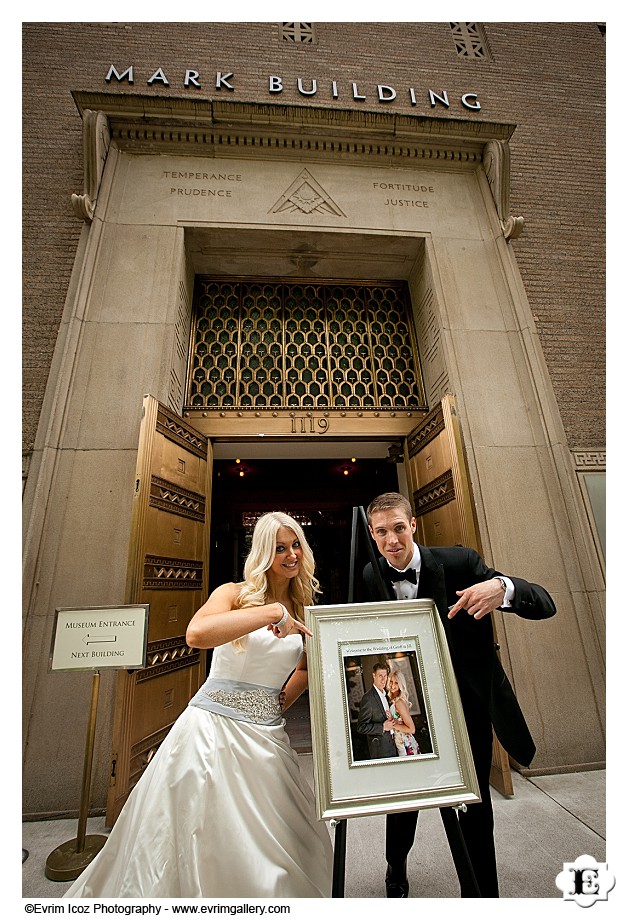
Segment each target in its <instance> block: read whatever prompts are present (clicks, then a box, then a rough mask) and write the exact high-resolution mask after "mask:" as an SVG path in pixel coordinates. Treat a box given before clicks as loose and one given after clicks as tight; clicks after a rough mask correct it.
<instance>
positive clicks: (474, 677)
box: [364, 546, 556, 766]
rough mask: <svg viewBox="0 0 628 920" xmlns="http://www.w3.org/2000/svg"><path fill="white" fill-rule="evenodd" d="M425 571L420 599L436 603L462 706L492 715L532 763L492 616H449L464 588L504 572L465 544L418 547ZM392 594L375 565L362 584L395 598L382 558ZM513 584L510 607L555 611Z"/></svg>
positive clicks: (530, 587) (374, 595)
mask: <svg viewBox="0 0 628 920" xmlns="http://www.w3.org/2000/svg"><path fill="white" fill-rule="evenodd" d="M419 550H420V552H421V573H420V576H419V585H418V597H419V598H423V597H427V598H431V599H432V600H434V602H435V603H436V607H437V608H438V612H439V614H440V618H441V622H442V624H443V627H444V629H445V634H446V636H447V641H448V644H449V649H450V652H451V658H452V663H453V667H454V671H455V674H456V678H457V680H458V687H459V690H460V696H461V698H462V702H463V705H464V706H465V707H469V706H471V707H474V708H477V707H481V708H482V709H483V710H485V711H486V712H487V713H488V715H489V716H490V719H491V722H492V724H493V727H494V729H495V734H496V735H497V737H498V738H499V740H500V742H501V744H502V745H503V746H504V748H505V749H506V750H507V751H508V753H509V754H510V755H511V756H512V757H513V758H514V759H515V760H516V761H517V762H518V763H520V764H522V765H523V766H528V765H529V764H530V762H531V761H532V758H533V757H534V754H535V751H536V748H535V745H534V742H533V740H532V736H531V735H530V731H529V729H528V726H527V725H526V721H525V719H524V717H523V713H522V712H521V709H520V707H519V703H518V702H517V699H516V697H515V695H514V693H513V690H512V687H511V685H510V682H509V680H508V678H507V677H506V674H505V672H504V669H503V668H502V666H501V663H500V661H499V659H498V657H497V652H496V647H495V640H494V637H493V624H492V622H491V617H490V616H488V615H487V616H484V617H482V618H481V619H480V620H475V619H473V617H470V616H469V615H468V614H467V613H466V612H465V611H464V610H460V611H459V612H458V613H457V614H456V616H455V617H454V618H453V619H452V620H449V619H448V617H447V613H448V608H449V607H450V606H452V605H453V604H455V603H456V601H458V600H459V598H458V596H457V595H456V591H462V590H464V588H468V587H470V586H471V585H474V584H477V582H480V581H488V580H489V579H491V578H494V577H495V575H500V574H503V573H501V572H497V571H496V570H495V569H492V568H490V567H489V566H487V565H486V563H485V562H484V560H483V559H482V557H481V556H480V555H479V554H478V553H476V552H475V550H473V549H469V548H467V547H463V546H432V547H429V548H428V547H426V546H419ZM378 563H379V566H380V570H381V572H382V576H383V578H384V583H385V585H386V588H387V591H388V598H382V597H381V596H380V593H379V589H378V584H377V581H376V579H375V574H374V572H373V569H372V566H371V563H370V562H369V564H368V565H367V566H366V568H365V569H364V584H365V588H366V592H367V594H368V597H369V599H370V600H386V599H391V600H395V599H396V595H395V593H394V590H393V586H392V582H391V581H389V579H388V577H387V570H388V568H389V566H388V563H387V562H386V560H385V559H384V558H382V557H380V558H379V559H378ZM509 577H510V579H511V580H512V582H513V584H514V586H515V594H514V597H513V599H512V601H511V607H510V608H509V610H510V611H512V612H511V613H510V614H508V615H512V614H513V613H514V614H518V615H519V616H521V617H525V618H527V619H531V620H541V619H546V618H547V617H551V616H553V615H554V614H555V613H556V606H555V604H554V601H553V600H552V598H551V597H550V595H549V594H548V593H547V591H546V590H545V589H544V588H542V587H541V586H540V585H535V584H532V583H531V582H527V581H524V579H522V578H514V577H513V576H512V575H510V576H509Z"/></svg>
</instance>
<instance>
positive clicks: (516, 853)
mask: <svg viewBox="0 0 628 920" xmlns="http://www.w3.org/2000/svg"><path fill="white" fill-rule="evenodd" d="M299 761H300V763H301V768H302V770H303V772H304V775H305V776H306V778H307V779H308V781H309V782H310V784H312V756H311V754H300V755H299ZM512 776H513V785H514V792H515V794H514V796H513V797H512V798H509V799H506V798H504V797H503V796H502V795H500V794H499V793H498V792H495V791H493V793H492V797H493V807H494V811H495V842H496V848H497V865H498V870H499V879H500V894H501V897H502V898H562V894H561V892H560V891H559V890H558V888H557V887H556V884H555V879H556V876H557V875H558V873H559V872H560V871H561V870H562V868H563V863H564V862H573V861H574V860H575V859H577V857H578V856H582V855H584V854H587V855H589V856H592V857H593V858H594V859H595V860H597V861H598V862H604V861H605V859H606V813H605V785H606V772H605V771H604V770H599V771H594V772H589V773H567V774H562V775H558V776H537V777H534V778H532V779H524V778H523V777H522V776H520V775H519V774H518V773H514V772H513V774H512ZM384 821H385V819H384V817H383V816H377V817H366V818H351V819H350V820H349V821H348V823H347V856H346V874H345V879H346V881H345V897H346V898H384V897H385V890H384V872H385V868H386V866H385V861H384ZM77 825H78V822H77V820H76V819H72V820H61V821H38V822H27V823H24V824H23V825H22V831H23V840H22V846H23V847H24V848H25V849H26V850H28V853H29V855H28V858H27V859H26V861H25V862H24V863H23V865H22V895H23V897H25V898H58V897H61V895H62V894H63V893H64V892H65V891H66V890H67V889H68V888H69V886H70V884H71V882H52V881H50V880H49V879H47V878H46V876H45V874H44V871H45V866H46V860H47V858H48V856H49V855H50V853H51V852H52V851H53V850H54V849H56V847H58V846H60V845H61V844H63V843H66V842H67V841H68V840H73V839H74V838H75V837H76V834H77ZM87 833H88V834H102V833H106V832H105V830H104V819H103V818H90V820H89V821H88V826H87ZM332 833H333V832H332ZM617 868H618V867H615V870H617ZM609 870H611V871H612V870H613V866H609ZM408 877H409V880H410V897H411V898H458V897H459V887H458V882H457V878H456V873H455V870H454V867H453V863H452V859H451V854H450V852H449V848H448V845H447V840H446V837H445V832H444V829H443V825H442V822H441V819H440V815H439V814H438V811H437V809H425V810H424V811H423V813H422V814H421V816H420V818H419V826H418V829H417V835H416V841H415V844H414V847H413V848H412V851H411V853H410V857H409V859H408Z"/></svg>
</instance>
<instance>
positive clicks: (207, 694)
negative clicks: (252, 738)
mask: <svg viewBox="0 0 628 920" xmlns="http://www.w3.org/2000/svg"><path fill="white" fill-rule="evenodd" d="M188 705H189V706H198V707H199V708H200V709H207V710H208V711H209V712H216V713H218V715H221V716H227V717H228V718H229V719H238V720H239V721H240V722H255V724H256V725H280V724H281V722H282V719H283V716H282V714H281V707H280V706H279V690H277V689H275V688H273V687H262V686H259V685H258V684H246V683H244V682H243V681H239V680H226V679H224V678H219V677H209V678H208V679H207V680H206V681H205V683H204V684H203V686H202V687H201V689H200V690H199V691H198V692H197V693H196V695H195V696H193V697H192V699H191V700H190V702H189V703H188Z"/></svg>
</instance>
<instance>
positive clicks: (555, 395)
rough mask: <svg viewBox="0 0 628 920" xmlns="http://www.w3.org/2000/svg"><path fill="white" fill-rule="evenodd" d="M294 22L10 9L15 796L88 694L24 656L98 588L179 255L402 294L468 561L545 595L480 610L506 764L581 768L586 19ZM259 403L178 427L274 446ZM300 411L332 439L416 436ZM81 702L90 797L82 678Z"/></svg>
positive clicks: (597, 327) (599, 251)
mask: <svg viewBox="0 0 628 920" xmlns="http://www.w3.org/2000/svg"><path fill="white" fill-rule="evenodd" d="M461 25H465V26H466V25H467V24H461ZM305 34H306V35H307V37H311V38H312V41H311V42H310V41H307V42H300V41H299V42H295V41H286V40H284V39H283V38H282V35H281V32H280V24H278V23H258V24H247V23H217V24H211V23H209V24H205V23H196V24H195V23H187V24H186V23H176V24H172V23H114V24H107V23H101V24H95V23H93V24H90V23H86V24H85V23H80V24H79V23H70V24H63V23H43V24H38V23H28V24H26V25H25V27H24V64H25V78H24V86H25V101H24V126H25V137H24V164H25V165H24V173H25V192H24V195H25V222H24V227H25V236H26V239H25V265H26V268H25V292H26V294H25V301H26V302H25V309H24V323H25V333H24V348H25V375H24V386H25V401H24V409H25V428H24V432H25V447H26V449H27V450H31V449H33V454H32V461H31V465H30V468H29V471H28V482H27V486H26V492H25V505H26V509H27V522H28V523H27V527H26V551H25V573H26V574H25V579H24V588H25V594H26V598H25V617H26V620H25V624H26V625H25V656H26V661H27V665H28V667H27V668H26V669H25V684H26V690H25V706H24V714H25V733H24V738H25V742H26V744H25V777H26V779H25V810H26V812H27V813H28V814H43V813H51V812H59V811H60V812H63V811H66V812H67V811H71V810H72V807H73V803H74V801H75V797H76V792H75V790H76V788H77V783H78V779H77V777H78V775H79V773H80V765H81V755H82V744H83V737H82V735H81V732H80V731H77V732H74V733H73V734H72V736H71V737H66V733H64V732H62V731H61V732H56V733H54V734H52V733H51V731H50V725H51V724H53V721H54V712H55V711H58V709H59V706H62V707H63V711H64V712H66V714H67V716H68V718H69V719H70V720H74V721H75V722H76V724H77V725H81V724H82V720H83V719H84V712H85V708H86V706H85V694H86V689H85V681H84V678H83V677H82V676H81V675H74V674H68V675H61V674H53V675H50V674H47V673H46V664H47V656H48V650H49V647H50V636H51V628H52V613H53V611H54V609H55V608H56V607H61V606H73V605H93V606H98V605H103V606H104V605H112V604H119V603H121V602H122V599H123V598H124V596H125V578H126V565H127V556H128V547H129V540H130V528H131V519H130V517H131V508H130V502H129V496H130V493H129V489H130V488H131V487H132V484H133V479H134V468H135V461H136V455H137V444H138V432H139V418H140V411H139V410H140V407H141V401H142V396H143V394H145V393H150V394H152V395H153V396H155V397H156V398H157V399H158V400H160V401H161V402H162V403H164V404H166V405H168V406H169V408H170V410H172V411H173V412H175V413H181V411H182V406H183V389H184V387H183V384H184V377H185V364H186V342H185V335H186V334H185V330H186V329H188V328H189V323H190V311H191V303H192V289H193V285H194V276H195V275H198V274H199V273H200V274H203V273H207V274H212V273H221V274H222V273H226V274H228V275H234V276H246V275H252V276H255V275H266V276H271V277H275V278H282V277H286V276H289V275H293V276H298V275H299V274H301V273H303V274H305V275H307V276H308V277H312V278H315V279H316V278H327V279H356V278H357V279H359V278H362V279H365V280H366V279H369V280H376V281H384V280H387V279H388V280H401V279H403V280H405V281H406V282H407V285H408V289H409V292H410V296H411V300H412V305H413V311H414V316H413V319H414V324H415V330H416V336H417V341H418V348H419V352H420V355H421V362H422V366H423V377H424V384H425V390H426V394H427V397H428V400H427V402H428V408H432V407H433V406H434V405H436V404H437V402H438V401H439V399H441V398H442V397H443V396H444V395H445V394H446V393H452V394H453V395H454V396H455V399H456V403H457V406H458V411H459V415H460V420H461V422H460V424H461V429H462V431H463V435H464V443H465V447H466V453H467V463H468V467H469V477H470V482H471V488H472V493H473V497H474V502H475V509H474V510H475V513H476V515H477V518H478V528H479V533H480V536H481V542H482V545H483V548H484V552H485V554H486V555H487V558H489V560H490V561H494V562H496V563H497V562H498V563H499V567H500V568H502V569H503V570H504V571H506V572H512V573H514V574H519V575H521V576H523V577H528V578H530V579H531V580H533V581H538V582H540V583H542V584H544V585H546V586H547V587H548V589H549V590H550V592H551V593H552V594H553V596H554V597H555V599H556V601H557V604H558V607H559V611H560V616H557V617H556V618H554V619H553V620H550V621H547V622H546V623H543V624H538V625H537V626H535V628H534V629H529V627H528V624H526V622H525V621H520V620H518V619H517V620H515V619H514V618H513V619H509V618H508V617H507V616H504V617H503V618H500V619H499V620H498V623H497V629H498V634H499V641H500V643H501V645H502V658H503V660H504V664H505V666H506V667H507V669H508V671H509V674H510V676H511V678H512V680H513V683H514V685H515V689H516V691H517V694H518V696H519V698H520V699H521V701H522V704H523V706H524V710H525V711H526V714H527V716H528V718H529V720H530V724H531V727H532V730H533V734H534V735H535V737H537V738H539V739H540V740H539V745H538V746H539V754H538V757H537V761H536V762H535V764H534V768H535V769H537V770H538V771H539V772H544V771H545V772H547V771H553V770H565V769H571V768H574V767H575V766H576V767H578V768H580V769H586V768H590V767H592V766H596V765H598V766H599V765H600V764H601V763H602V762H603V758H604V743H603V735H604V721H603V716H601V715H600V713H601V711H602V709H603V703H604V686H603V676H602V675H603V648H604V640H603V589H604V574H603V554H601V553H600V543H599V541H598V540H597V539H596V538H595V536H594V529H595V526H594V525H595V522H596V521H597V518H596V514H595V512H596V507H594V504H591V501H589V500H588V498H587V496H589V494H590V493H589V492H587V486H586V481H585V479H583V477H582V476H581V475H580V473H581V468H582V458H583V457H585V456H592V457H595V458H596V465H595V470H594V471H592V472H601V470H602V467H603V462H602V463H600V458H601V457H603V450H604V415H603V413H604V400H603V393H604V378H603V372H604V352H603V348H604V344H603V343H604V333H603V316H604V308H603V296H604V281H603V239H602V229H603V169H604V159H603V153H602V147H603V124H604V119H603V111H602V103H603V98H604V92H603V84H604V62H603V57H604V42H603V36H602V34H601V33H600V30H599V29H598V28H597V26H596V25H595V24H593V23H579V24H555V23H543V24H534V23H531V24H521V23H514V24H513V23H505V24H497V23H491V24H490V25H489V26H487V27H485V28H484V29H481V28H480V29H479V30H477V32H475V31H473V32H469V30H468V29H466V30H465V29H460V30H455V29H452V24H450V23H423V24H421V23H418V24H409V25H408V24H399V23H386V24H372V23H327V24H316V23H315V24H314V26H313V30H312V32H311V33H310V32H309V31H308V32H307V33H305ZM294 37H295V36H294V35H293V36H292V38H294ZM478 43H479V44H478ZM478 47H479V48H480V50H481V52H482V56H481V57H469V56H461V54H459V51H460V50H462V51H468V52H469V53H473V54H476V53H477V51H478ZM190 49H192V50H190ZM336 62H338V63H336ZM112 66H113V67H114V68H115V70H116V73H115V74H114V73H113V71H112V69H111V68H112ZM130 67H132V77H133V83H130V82H129V80H130V77H131V71H129V70H128V68H130ZM108 75H109V77H110V79H109V80H107V76H108ZM186 75H187V81H188V84H189V85H188V86H186V85H185V81H186ZM531 75H532V77H531ZM166 81H167V83H168V85H166ZM314 81H316V84H315V83H314ZM197 82H198V83H200V86H197V85H196V83H197ZM585 84H586V86H587V92H588V97H587V105H583V102H582V86H583V85H585ZM280 86H281V87H282V89H281V92H279V87H280ZM230 87H233V88H230ZM314 90H316V92H314ZM336 94H337V98H335V96H336ZM363 97H364V98H363ZM393 97H394V98H393ZM415 103H416V104H415ZM82 154H83V156H84V159H82ZM304 190H305V191H304ZM304 195H305V198H304ZM521 218H523V220H522V219H521ZM260 414H261V413H257V414H256V413H254V412H251V413H248V414H247V413H246V412H245V413H237V412H235V411H234V412H231V413H229V412H226V413H224V415H225V417H224V418H221V417H219V415H218V413H216V414H214V415H213V416H212V417H211V418H210V417H205V416H204V415H203V413H202V412H198V413H194V412H192V413H190V417H191V421H192V422H193V424H194V425H195V426H196V427H197V430H198V431H200V432H201V433H202V434H204V435H206V436H208V437H210V438H213V437H217V436H221V437H223V438H224V437H225V436H226V435H229V437H231V438H233V439H234V440H237V439H238V438H242V439H250V438H251V437H256V436H257V433H258V432H259V431H260V428H263V432H262V433H264V434H265V435H266V436H267V437H268V440H269V441H270V442H272V443H275V444H277V445H279V446H278V447H277V450H278V451H284V453H281V454H278V456H292V453H291V451H294V443H293V442H291V441H290V438H289V435H290V420H289V418H288V417H287V415H286V416H285V417H284V416H282V414H281V413H277V414H276V417H274V416H273V415H271V414H270V413H268V414H266V415H264V418H263V420H262V421H260V420H259V418H258V416H259V415H260ZM262 414H263V413H262ZM410 415H412V413H410ZM384 416H385V417H384ZM318 421H320V422H321V424H320V426H319V430H320V431H321V432H324V433H325V435H329V436H330V437H329V439H328V443H329V444H330V445H331V444H333V443H334V439H335V440H336V441H337V442H342V441H343V440H344V441H345V442H347V443H349V442H350V443H354V442H356V441H357V440H359V439H360V437H365V438H366V437H367V436H368V437H372V438H377V437H379V438H380V440H383V439H385V438H388V439H396V438H398V437H399V436H404V435H406V434H408V433H409V431H410V429H411V427H412V426H413V424H414V421H413V419H412V418H403V417H401V414H397V413H394V414H393V413H388V414H386V413H381V412H379V411H372V412H364V413H362V412H360V413H357V412H353V413H352V412H348V413H344V414H340V413H338V414H336V415H334V416H333V417H332V418H331V419H327V418H325V419H324V420H323V419H320V420H317V423H318ZM323 421H324V424H323ZM282 426H283V427H282ZM292 430H293V431H294V427H293V429H292ZM329 449H330V450H331V449H332V448H331V447H330V448H329ZM589 469H591V467H590V466H589ZM366 498H368V497H365V500H366ZM513 527H514V528H515V529H516V537H517V538H516V540H514V539H513ZM103 547H106V550H107V552H106V554H104V553H103ZM566 649H569V654H570V667H569V668H567V669H560V668H558V669H557V668H556V667H555V662H556V661H560V660H562V659H563V657H564V654H565V650H566ZM102 697H103V704H102V707H101V715H100V718H101V720H102V722H101V731H100V732H99V734H98V745H99V749H98V751H97V753H96V760H97V768H96V776H95V794H94V801H95V803H97V805H101V804H102V802H103V800H104V798H105V796H106V787H107V783H108V776H109V773H108V770H109V767H110V738H111V724H112V720H113V713H112V680H110V679H109V676H108V677H107V680H105V681H104V687H103V690H102ZM548 713H551V716H550V717H548ZM548 718H549V720H550V724H549V725H548ZM51 763H53V764H55V766H54V768H52V767H51ZM57 774H58V775H57Z"/></svg>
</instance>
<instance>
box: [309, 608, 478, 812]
mask: <svg viewBox="0 0 628 920" xmlns="http://www.w3.org/2000/svg"><path fill="white" fill-rule="evenodd" d="M305 621H306V625H307V626H308V627H309V629H310V630H311V631H312V633H313V637H312V638H311V639H308V642H307V657H308V674H309V696H310V713H311V726H312V749H313V758H314V779H315V791H316V807H317V812H318V817H319V818H320V819H331V818H335V819H337V820H340V819H342V818H350V817H357V816H360V815H373V814H383V813H388V812H394V811H411V810H414V809H419V808H432V807H444V806H450V805H464V804H470V803H472V802H478V801H479V800H480V796H479V789H478V782H477V777H476V774H475V768H474V765H473V759H472V756H471V748H470V745H469V738H468V735H467V729H466V725H465V721H464V715H463V711H462V704H461V702H460V695H459V693H458V686H457V683H456V679H455V676H454V671H453V667H452V664H451V658H450V654H449V648H448V646H447V640H446V638H445V632H444V629H443V625H442V623H441V621H440V617H439V615H438V610H437V608H436V605H435V604H434V602H433V601H431V600H409V601H380V602H377V603H366V604H364V603H363V604H341V605H321V606H320V607H306V608H305Z"/></svg>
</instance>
